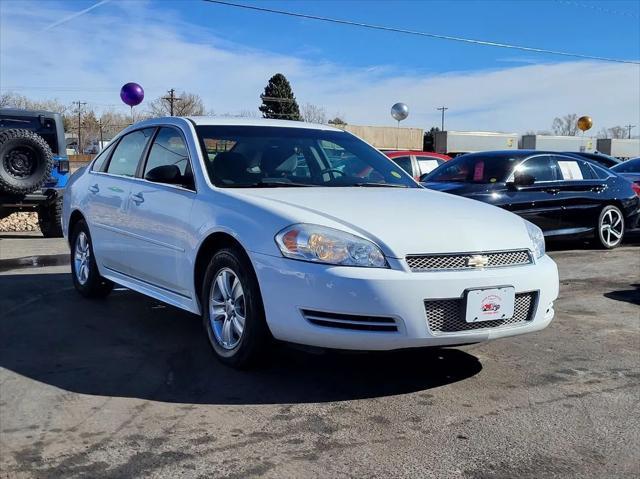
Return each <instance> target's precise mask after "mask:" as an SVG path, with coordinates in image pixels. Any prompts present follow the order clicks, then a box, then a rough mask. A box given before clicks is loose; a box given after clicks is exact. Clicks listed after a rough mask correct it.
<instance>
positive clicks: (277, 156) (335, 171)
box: [196, 125, 417, 188]
mask: <svg viewBox="0 0 640 479" xmlns="http://www.w3.org/2000/svg"><path fill="white" fill-rule="evenodd" d="M196 130H197V132H198V136H199V139H200V144H201V148H202V150H203V153H204V155H205V161H206V163H207V172H208V174H209V177H210V178H211V181H212V182H213V183H214V184H215V185H216V186H221V187H227V188H239V187H240V188H241V187H260V186H269V187H280V186H282V187H285V186H287V185H288V184H292V186H296V185H298V186H300V185H302V186H304V185H308V186H336V187H340V186H367V185H371V184H373V185H374V186H378V185H392V186H394V185H395V186H405V187H417V185H415V183H414V182H413V181H411V179H410V178H407V176H406V175H405V174H404V173H403V172H402V170H401V169H400V168H399V167H397V166H396V165H394V164H393V163H392V162H391V161H389V160H388V159H387V158H386V157H385V156H384V155H382V154H381V153H380V152H379V151H377V150H376V149H374V148H373V147H371V146H369V145H367V144H366V143H365V142H363V141H362V140H360V139H358V138H356V137H355V136H353V135H351V134H349V133H346V132H343V131H331V130H315V129H307V128H281V127H280V128H279V127H263V126H204V125H201V126H198V127H196Z"/></svg>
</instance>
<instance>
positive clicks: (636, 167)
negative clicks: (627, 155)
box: [611, 158, 640, 173]
mask: <svg viewBox="0 0 640 479" xmlns="http://www.w3.org/2000/svg"><path fill="white" fill-rule="evenodd" d="M611 169H612V170H613V171H615V172H616V173H640V158H634V159H633V160H627V161H624V162H622V163H619V164H617V165H616V166H613V167H611Z"/></svg>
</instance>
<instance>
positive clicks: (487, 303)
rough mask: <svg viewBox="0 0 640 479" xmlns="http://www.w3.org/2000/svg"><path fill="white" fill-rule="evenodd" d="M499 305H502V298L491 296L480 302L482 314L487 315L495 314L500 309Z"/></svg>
mask: <svg viewBox="0 0 640 479" xmlns="http://www.w3.org/2000/svg"><path fill="white" fill-rule="evenodd" d="M500 303H502V298H501V297H500V296H496V295H495V294H491V295H489V296H487V297H486V298H484V299H483V300H482V301H481V302H480V304H481V307H482V312H483V313H487V314H492V313H495V312H497V311H498V310H499V309H500Z"/></svg>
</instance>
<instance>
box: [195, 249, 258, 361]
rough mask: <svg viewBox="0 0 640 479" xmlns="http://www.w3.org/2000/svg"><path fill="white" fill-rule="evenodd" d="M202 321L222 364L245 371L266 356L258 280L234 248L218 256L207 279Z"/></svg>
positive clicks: (203, 297)
mask: <svg viewBox="0 0 640 479" xmlns="http://www.w3.org/2000/svg"><path fill="white" fill-rule="evenodd" d="M201 304H202V308H203V313H202V320H203V325H204V329H205V331H206V333H207V337H208V338H209V343H210V344H211V347H212V348H213V351H214V353H215V354H216V356H217V357H218V359H219V360H220V361H222V362H223V363H225V364H227V365H229V366H232V367H235V368H245V367H248V366H250V365H252V364H254V363H255V362H256V360H257V359H258V358H259V357H260V356H261V355H262V353H263V352H264V350H265V348H266V346H267V344H268V341H269V332H268V327H267V324H266V320H265V315H264V307H263V305H262V297H261V295H260V288H259V286H258V280H257V278H256V275H255V273H254V271H253V268H252V266H251V264H250V263H249V260H248V259H247V258H246V257H245V256H244V255H243V254H241V252H239V251H237V250H236V249H235V248H228V249H222V250H220V251H218V252H216V253H215V254H214V255H213V257H212V258H211V261H210V262H209V266H208V267H207V270H206V273H205V275H204V282H203V287H202V298H201Z"/></svg>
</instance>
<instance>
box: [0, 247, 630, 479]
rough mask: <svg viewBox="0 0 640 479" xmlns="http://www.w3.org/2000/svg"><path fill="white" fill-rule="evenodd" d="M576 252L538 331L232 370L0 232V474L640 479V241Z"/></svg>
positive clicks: (119, 295) (194, 327)
mask: <svg viewBox="0 0 640 479" xmlns="http://www.w3.org/2000/svg"><path fill="white" fill-rule="evenodd" d="M579 246H581V245H559V246H557V247H556V250H555V251H552V252H551V253H550V255H551V256H552V257H553V258H554V259H555V260H556V261H557V263H558V266H559V270H560V276H561V287H560V290H561V293H560V298H559V300H558V301H557V303H556V319H555V320H554V322H553V323H551V325H550V326H549V327H548V328H547V329H546V330H544V331H542V332H539V333H534V334H530V335H525V336H519V337H515V338H507V339H503V340H498V341H494V342H490V343H486V344H481V345H475V346H467V347H463V348H457V349H439V350H421V351H410V352H402V353H385V354H369V353H367V354H346V353H324V354H310V353H308V352H304V351H298V350H295V349H291V348H288V347H280V348H277V349H276V350H275V351H274V352H273V354H272V356H271V357H270V359H269V360H268V361H267V362H266V363H265V364H263V365H262V366H261V367H260V368H259V369H256V370H253V371H245V372H238V371H235V370H232V369H229V368H226V367H224V366H222V365H221V364H220V363H218V362H217V361H216V360H215V359H214V357H213V355H212V353H211V352H210V350H209V346H208V344H207V343H206V339H205V336H204V333H203V331H202V327H201V324H200V319H199V318H198V317H195V316H193V315H190V314H188V313H185V312H182V311H179V310H177V309H175V308H172V307H170V306H165V305H163V304H160V303H158V302H157V301H155V300H152V299H148V298H146V297H144V296H141V295H139V294H137V293H133V292H131V291H128V290H124V289H117V290H116V291H114V293H112V294H111V295H110V296H109V297H108V298H107V299H106V300H100V301H89V300H85V299H83V298H81V297H80V296H79V295H78V294H76V292H75V291H74V290H73V287H72V284H71V278H70V275H69V266H68V248H67V245H66V244H65V243H64V241H63V240H45V239H42V238H39V237H37V236H34V235H30V234H28V235H17V234H0V477H3V478H21V477H29V478H31V477H38V478H61V477H64V478H74V477H91V478H123V477H145V478H156V477H170V478H173V477H187V478H216V477H230V478H245V477H278V478H282V477H305V478H312V477H331V478H341V477H374V476H375V477H437V478H449V477H450V478H505V479H506V478H514V477H518V478H528V477H531V478H533V477H535V478H546V477H559V478H567V477H580V478H586V477H607V478H609V477H638V476H640V452H639V451H640V410H639V409H640V407H639V405H640V245H638V244H632V245H627V246H624V247H622V248H619V249H617V250H614V251H599V250H581V249H577V248H578V247H579Z"/></svg>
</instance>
